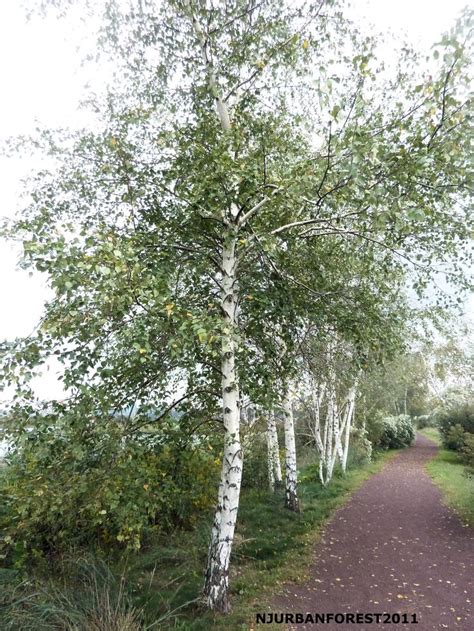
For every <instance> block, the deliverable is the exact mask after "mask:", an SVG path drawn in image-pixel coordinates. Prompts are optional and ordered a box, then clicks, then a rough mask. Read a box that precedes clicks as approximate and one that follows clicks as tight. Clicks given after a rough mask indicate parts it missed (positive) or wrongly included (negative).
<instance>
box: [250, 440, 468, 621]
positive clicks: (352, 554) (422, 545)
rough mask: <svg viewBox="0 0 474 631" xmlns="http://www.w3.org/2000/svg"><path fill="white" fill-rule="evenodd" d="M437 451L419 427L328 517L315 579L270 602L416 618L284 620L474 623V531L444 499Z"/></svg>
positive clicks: (300, 609) (275, 607) (279, 608)
mask: <svg viewBox="0 0 474 631" xmlns="http://www.w3.org/2000/svg"><path fill="white" fill-rule="evenodd" d="M436 450H437V447H436V446H435V445H434V443H432V442H431V441H429V440H428V439H426V438H424V437H422V436H418V437H417V439H416V441H415V443H414V445H413V446H412V447H410V448H409V449H407V450H405V451H403V452H401V453H400V454H399V455H397V456H396V457H395V458H394V459H393V460H391V461H389V462H388V463H387V465H386V466H385V467H384V469H383V470H382V471H381V472H380V473H378V474H376V475H375V476H373V477H372V478H370V479H369V480H368V481H367V482H365V483H364V484H363V486H362V487H361V488H360V489H359V490H358V491H357V492H356V493H354V495H353V496H352V497H351V499H350V500H349V502H348V503H346V504H345V505H344V506H343V507H342V508H341V509H339V510H338V511H337V512H336V513H335V514H334V516H333V517H332V519H331V520H330V521H329V522H328V523H327V524H326V526H325V528H324V531H323V535H322V538H321V541H320V542H319V544H318V546H317V548H316V549H315V561H314V566H313V567H312V570H311V573H310V579H309V580H308V582H307V583H306V584H304V585H286V587H285V589H284V595H283V596H281V597H279V598H278V599H276V600H275V601H274V603H273V604H272V606H271V608H270V609H271V610H272V611H273V612H277V613H281V612H288V613H290V612H293V613H295V612H297V613H303V614H306V613H307V612H310V613H313V614H314V613H316V612H317V613H344V612H352V613H354V614H355V613H356V612H360V613H377V612H380V613H382V612H387V613H395V612H397V613H401V614H403V613H406V614H408V620H409V622H408V623H405V624H404V623H403V622H400V623H398V624H394V623H391V624H388V623H385V624H384V623H383V622H381V623H376V622H373V623H370V624H369V623H365V622H364V623H359V624H357V622H356V623H342V624H335V623H329V624H321V623H319V624H291V620H289V621H288V622H289V624H286V625H285V624H282V625H281V627H282V628H285V629H316V628H321V629H325V630H326V631H332V630H334V631H336V630H337V631H346V630H349V629H351V630H355V629H357V630H360V631H364V630H367V631H369V629H372V630H375V629H377V631H379V630H381V629H391V630H392V631H395V630H396V629H410V630H417V631H431V630H432V629H436V630H442V629H448V630H452V629H456V630H459V631H461V630H462V631H473V630H474V617H473V616H472V601H474V589H473V584H472V583H473V577H474V531H473V530H472V529H471V528H470V527H469V526H467V525H466V524H463V522H462V520H461V519H460V518H459V517H458V516H457V515H456V514H455V513H453V511H452V510H450V509H449V508H447V507H446V506H445V505H444V504H443V503H442V498H441V493H440V491H439V489H438V488H437V487H436V486H435V485H434V484H433V482H432V481H431V479H430V478H429V477H428V475H427V473H426V471H425V470H424V465H425V463H426V462H427V461H428V460H429V459H430V458H432V457H433V456H434V455H435V454H436ZM412 614H416V618H417V620H418V623H417V624H414V623H413V622H412ZM258 626H260V625H258ZM262 628H263V627H262Z"/></svg>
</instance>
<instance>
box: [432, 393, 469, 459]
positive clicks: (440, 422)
mask: <svg viewBox="0 0 474 631" xmlns="http://www.w3.org/2000/svg"><path fill="white" fill-rule="evenodd" d="M436 424H437V426H438V428H439V431H440V433H441V438H442V442H443V446H444V447H446V449H455V450H460V449H461V448H462V445H463V441H461V442H460V441H459V440H458V438H459V431H460V430H454V431H451V430H452V428H454V427H455V426H456V425H458V426H459V427H460V428H461V430H462V432H463V433H464V432H467V433H468V434H474V403H459V404H453V405H451V406H450V407H448V408H446V409H442V410H441V411H439V412H438V413H437V415H436Z"/></svg>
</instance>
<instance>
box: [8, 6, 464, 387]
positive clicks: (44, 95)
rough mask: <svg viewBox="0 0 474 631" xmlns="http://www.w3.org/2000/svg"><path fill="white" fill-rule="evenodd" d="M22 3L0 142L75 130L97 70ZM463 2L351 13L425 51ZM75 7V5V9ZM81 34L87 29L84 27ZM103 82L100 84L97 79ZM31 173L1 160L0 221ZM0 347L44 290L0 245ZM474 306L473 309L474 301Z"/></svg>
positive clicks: (11, 41) (74, 36)
mask: <svg viewBox="0 0 474 631" xmlns="http://www.w3.org/2000/svg"><path fill="white" fill-rule="evenodd" d="M20 4H21V3H20V1H19V0H2V1H1V2H0V59H1V60H2V61H1V63H0V89H1V92H2V98H1V99H0V139H1V138H4V137H7V136H10V135H13V134H22V133H28V132H30V131H32V130H33V129H34V127H35V125H36V121H38V122H39V123H40V124H41V125H42V126H53V127H56V126H70V125H80V124H81V123H82V122H84V121H85V118H84V116H85V115H84V113H81V112H79V111H78V110H77V105H78V102H79V99H80V96H81V93H82V86H83V85H84V84H85V82H86V80H89V79H92V80H94V78H97V76H96V77H94V74H97V69H96V68H94V67H93V66H90V67H88V68H80V66H79V59H80V56H79V54H78V53H77V51H76V44H77V42H78V41H79V38H80V37H82V36H83V35H84V33H85V31H79V32H78V33H75V32H74V31H73V30H72V28H71V25H70V24H68V23H67V22H66V21H65V20H61V21H58V20H56V19H55V18H54V16H50V17H48V18H46V19H41V18H34V19H32V20H31V21H30V22H29V23H27V22H26V20H25V17H24V12H23V10H22V8H21V6H20ZM466 4H470V5H471V6H472V4H473V3H472V0H471V2H467V0H449V2H447V1H446V0H397V1H396V2H393V1H390V0H353V2H352V5H353V11H354V12H355V13H356V14H358V15H360V18H361V20H362V21H363V22H364V23H367V22H373V23H374V24H375V27H376V29H377V30H382V31H387V30H389V29H392V30H393V31H394V32H404V33H405V34H406V35H407V36H408V39H409V40H410V41H411V42H412V43H413V44H416V45H419V46H423V47H424V48H427V47H429V45H430V44H431V43H433V42H435V41H436V40H437V38H438V37H439V35H440V34H441V33H442V32H443V31H445V30H448V29H449V28H450V26H451V24H452V23H453V22H454V20H455V18H456V16H457V15H458V14H459V12H460V11H461V9H462V8H463V7H464V6H465V5H466ZM79 6H80V3H79ZM83 28H84V29H85V27H83ZM99 79H100V77H99ZM28 168H31V162H30V163H29V162H28V160H27V159H25V158H21V157H19V158H16V159H10V158H9V159H7V158H2V157H0V200H1V208H0V216H12V215H13V214H14V213H15V212H16V210H17V209H18V207H19V195H20V193H21V185H20V182H19V179H20V177H21V176H22V175H25V174H26V173H27V170H28ZM0 248H1V249H0V296H2V299H3V300H2V303H3V308H2V309H0V339H5V338H7V339H11V338H14V337H17V336H23V335H27V334H29V333H30V332H31V331H32V330H33V329H34V327H35V325H36V323H37V322H38V320H39V318H40V315H41V312H42V306H43V304H44V301H45V299H46V297H47V289H46V287H45V283H44V279H42V278H41V276H40V275H39V274H35V275H33V276H29V275H28V273H27V272H25V271H22V270H18V269H17V268H16V261H17V258H18V249H17V248H15V247H13V246H12V245H7V244H5V243H4V242H0ZM471 302H472V303H473V305H474V301H471ZM37 391H38V394H39V395H40V396H42V397H46V398H49V397H54V396H58V395H59V393H60V392H61V390H60V387H59V385H58V383H57V381H56V379H55V378H54V370H50V371H49V372H48V373H46V374H45V375H44V377H43V378H42V379H41V380H40V382H38V387H37Z"/></svg>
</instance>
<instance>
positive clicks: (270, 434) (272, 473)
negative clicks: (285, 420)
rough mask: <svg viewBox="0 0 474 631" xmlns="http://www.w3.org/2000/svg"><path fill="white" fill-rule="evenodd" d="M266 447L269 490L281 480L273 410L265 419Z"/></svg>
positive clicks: (273, 488)
mask: <svg viewBox="0 0 474 631" xmlns="http://www.w3.org/2000/svg"><path fill="white" fill-rule="evenodd" d="M267 449H268V484H269V486H270V490H271V491H274V490H275V486H280V485H281V482H282V477H281V464H280V450H279V445H278V434H277V428H276V420H275V414H274V412H270V413H269V415H268V420H267Z"/></svg>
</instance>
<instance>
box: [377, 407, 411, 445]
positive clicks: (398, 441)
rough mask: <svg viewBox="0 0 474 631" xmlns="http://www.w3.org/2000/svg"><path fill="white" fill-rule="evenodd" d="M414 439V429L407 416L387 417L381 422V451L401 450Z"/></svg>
mask: <svg viewBox="0 0 474 631" xmlns="http://www.w3.org/2000/svg"><path fill="white" fill-rule="evenodd" d="M414 438H415V429H414V427H413V422H412V420H411V418H410V417H409V416H406V415H404V414H400V415H399V416H389V417H386V418H384V419H383V421H382V433H381V436H380V438H379V445H378V446H379V447H380V448H381V449H401V448H402V447H408V446H409V445H411V443H412V442H413V440H414Z"/></svg>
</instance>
